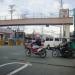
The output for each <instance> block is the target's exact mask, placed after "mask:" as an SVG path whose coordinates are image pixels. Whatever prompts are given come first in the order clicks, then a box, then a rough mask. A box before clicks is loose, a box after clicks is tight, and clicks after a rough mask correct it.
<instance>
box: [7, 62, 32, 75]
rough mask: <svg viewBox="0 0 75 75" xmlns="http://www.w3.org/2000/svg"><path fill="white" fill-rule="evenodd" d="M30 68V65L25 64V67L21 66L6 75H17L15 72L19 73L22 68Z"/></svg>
mask: <svg viewBox="0 0 75 75" xmlns="http://www.w3.org/2000/svg"><path fill="white" fill-rule="evenodd" d="M29 65H30V66H31V64H29V63H28V64H25V65H23V66H22V67H20V68H18V69H16V70H14V71H12V72H10V73H9V74H7V75H13V74H15V73H17V72H19V71H21V70H23V69H24V68H26V67H27V66H29Z"/></svg>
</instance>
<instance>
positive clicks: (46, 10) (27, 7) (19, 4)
mask: <svg viewBox="0 0 75 75" xmlns="http://www.w3.org/2000/svg"><path fill="white" fill-rule="evenodd" d="M12 4H14V5H15V6H14V9H15V12H14V14H13V15H17V16H18V15H21V14H26V16H27V17H43V16H44V17H50V16H52V15H53V16H55V15H56V14H59V13H58V12H59V8H60V0H0V16H9V17H10V12H9V5H12ZM74 7H75V0H63V8H69V9H73V8H74ZM0 18H1V17H0ZM51 28H52V27H51ZM25 29H27V30H26V31H27V32H30V31H31V30H30V29H35V27H29V29H28V28H27V27H25ZM44 29H45V30H47V29H46V28H44ZM48 29H50V27H49V28H48ZM53 29H54V27H53ZM55 29H56V28H55ZM55 29H54V30H55ZM35 30H36V29H35ZM38 30H41V27H40V28H39V27H38ZM51 31H52V30H51ZM56 31H60V27H59V28H57V30H56ZM56 31H55V32H56ZM71 31H73V27H71ZM39 32H41V31H39ZM47 32H48V31H47Z"/></svg>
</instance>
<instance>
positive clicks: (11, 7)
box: [9, 4, 15, 20]
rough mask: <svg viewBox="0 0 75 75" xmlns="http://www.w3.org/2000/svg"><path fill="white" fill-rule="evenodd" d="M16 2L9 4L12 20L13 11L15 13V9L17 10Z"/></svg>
mask: <svg viewBox="0 0 75 75" xmlns="http://www.w3.org/2000/svg"><path fill="white" fill-rule="evenodd" d="M14 6H15V5H14V4H12V5H9V7H10V10H9V11H10V15H11V20H12V19H13V13H14V11H15V9H14Z"/></svg>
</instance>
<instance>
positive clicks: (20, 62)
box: [0, 62, 25, 68]
mask: <svg viewBox="0 0 75 75" xmlns="http://www.w3.org/2000/svg"><path fill="white" fill-rule="evenodd" d="M16 63H17V64H25V63H21V62H11V63H6V64H2V65H0V68H1V67H3V66H6V65H10V64H16Z"/></svg>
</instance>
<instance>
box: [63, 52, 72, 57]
mask: <svg viewBox="0 0 75 75" xmlns="http://www.w3.org/2000/svg"><path fill="white" fill-rule="evenodd" d="M62 56H63V57H64V58H69V57H72V51H64V53H63V55H62Z"/></svg>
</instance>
